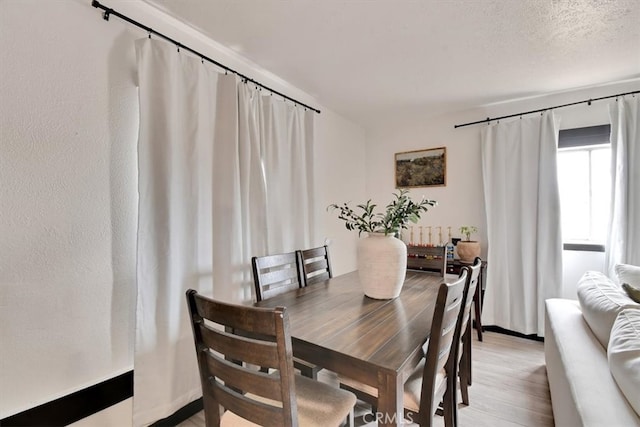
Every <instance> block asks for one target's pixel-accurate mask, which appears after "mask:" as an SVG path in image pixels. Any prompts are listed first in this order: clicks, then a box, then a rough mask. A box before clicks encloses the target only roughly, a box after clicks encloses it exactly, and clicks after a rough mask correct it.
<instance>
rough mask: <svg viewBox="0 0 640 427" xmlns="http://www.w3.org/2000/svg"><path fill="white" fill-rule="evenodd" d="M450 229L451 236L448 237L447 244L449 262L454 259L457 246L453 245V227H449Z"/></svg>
mask: <svg viewBox="0 0 640 427" xmlns="http://www.w3.org/2000/svg"><path fill="white" fill-rule="evenodd" d="M447 228H448V229H449V238H448V239H447V244H446V245H445V246H446V248H447V250H446V254H447V262H449V261H453V253H454V250H455V247H454V246H453V240H451V227H447Z"/></svg>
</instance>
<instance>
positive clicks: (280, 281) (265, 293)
mask: <svg viewBox="0 0 640 427" xmlns="http://www.w3.org/2000/svg"><path fill="white" fill-rule="evenodd" d="M251 266H252V268H253V284H254V286H255V290H256V300H257V301H262V300H265V299H268V298H271V297H274V296H276V295H279V294H281V293H283V292H287V291H289V290H292V289H298V288H301V287H303V285H304V282H303V280H302V271H301V270H302V269H301V268H300V259H299V256H298V254H297V253H296V252H289V253H285V254H277V255H267V256H262V257H253V258H251ZM293 364H294V366H295V367H296V368H297V369H299V370H300V373H301V374H302V375H304V376H305V377H308V378H312V379H314V380H315V379H317V378H318V372H319V371H320V370H322V368H321V367H320V366H318V365H314V364H312V363H309V362H307V361H304V360H302V359H298V358H294V360H293Z"/></svg>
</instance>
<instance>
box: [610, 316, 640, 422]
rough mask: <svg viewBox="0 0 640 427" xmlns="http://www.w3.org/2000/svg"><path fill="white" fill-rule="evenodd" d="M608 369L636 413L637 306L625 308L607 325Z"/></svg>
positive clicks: (639, 378) (639, 397) (639, 373)
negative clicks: (608, 333)
mask: <svg viewBox="0 0 640 427" xmlns="http://www.w3.org/2000/svg"><path fill="white" fill-rule="evenodd" d="M607 357H608V359H609V370H610V371H611V375H612V376H613V378H614V379H615V380H616V383H617V384H618V387H619V388H620V390H621V391H622V394H624V396H625V397H626V398H627V401H628V402H629V404H630V405H631V407H632V408H633V409H634V411H636V413H637V414H638V415H640V393H639V392H638V391H639V390H640V310H639V309H625V310H622V311H621V312H620V314H618V317H617V318H616V321H615V322H614V324H613V327H612V328H611V339H610V340H609V348H608V349H607Z"/></svg>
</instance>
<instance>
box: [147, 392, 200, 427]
mask: <svg viewBox="0 0 640 427" xmlns="http://www.w3.org/2000/svg"><path fill="white" fill-rule="evenodd" d="M203 408H204V406H203V405H202V398H200V399H198V400H194V401H193V402H191V403H189V404H187V405H185V406H183V407H182V408H180V409H178V410H177V411H176V412H174V413H173V414H172V415H170V416H168V417H167V418H164V419H162V420H159V421H156V422H155V423H153V424H151V426H150V427H173V426H176V425H178V424H180V423H181V422H183V421H185V420H187V419H189V418H191V417H192V416H193V415H195V414H197V413H198V412H200V411H202V409H203Z"/></svg>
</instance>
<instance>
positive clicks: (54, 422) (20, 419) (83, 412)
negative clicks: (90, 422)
mask: <svg viewBox="0 0 640 427" xmlns="http://www.w3.org/2000/svg"><path fill="white" fill-rule="evenodd" d="M131 396H133V371H129V372H125V373H124V374H122V375H118V376H117V377H114V378H111V379H108V380H106V381H103V382H101V383H99V384H96V385H93V386H91V387H87V388H85V389H83V390H79V391H77V392H75V393H72V394H69V395H67V396H64V397H61V398H59V399H56V400H53V401H51V402H48V403H45V404H43V405H40V406H36V407H35V408H31V409H27V410H26V411H23V412H20V413H18V414H15V415H11V416H9V417H7V418H4V419H2V420H0V426H2V427H21V426H54V427H57V426H66V425H69V424H72V423H75V422H76V421H79V420H81V419H83V418H86V417H88V416H90V415H93V414H95V413H96V412H100V411H102V410H104V409H106V408H108V407H110V406H112V405H115V404H116V403H120V402H122V401H123V400H126V399H129V398H130V397H131Z"/></svg>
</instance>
